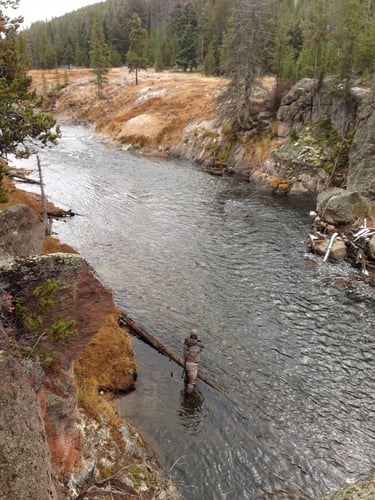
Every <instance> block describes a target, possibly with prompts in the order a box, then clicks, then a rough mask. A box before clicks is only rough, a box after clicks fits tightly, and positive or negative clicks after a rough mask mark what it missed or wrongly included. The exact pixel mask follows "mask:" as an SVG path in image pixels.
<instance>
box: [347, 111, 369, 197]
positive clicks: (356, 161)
mask: <svg viewBox="0 0 375 500" xmlns="http://www.w3.org/2000/svg"><path fill="white" fill-rule="evenodd" d="M374 158H375V104H374V103H364V104H363V105H362V106H361V107H360V110H359V113H358V122H357V127H356V132H355V136H354V139H353V142H352V145H351V148H350V153H349V172H348V179H347V187H348V189H350V190H351V191H360V192H363V193H364V194H365V195H366V196H369V197H371V199H373V200H374V199H375V161H374Z"/></svg>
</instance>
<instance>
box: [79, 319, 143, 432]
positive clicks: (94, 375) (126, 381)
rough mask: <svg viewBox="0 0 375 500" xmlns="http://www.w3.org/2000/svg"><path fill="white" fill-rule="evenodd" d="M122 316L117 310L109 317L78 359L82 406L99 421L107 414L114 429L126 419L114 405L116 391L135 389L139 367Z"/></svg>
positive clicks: (108, 420) (107, 418)
mask: <svg viewBox="0 0 375 500" xmlns="http://www.w3.org/2000/svg"><path fill="white" fill-rule="evenodd" d="M118 317H119V314H118V313H117V312H116V313H114V314H111V315H109V316H108V317H107V319H106V321H105V323H104V325H103V326H102V328H101V329H100V330H99V332H98V333H97V334H96V335H95V336H94V337H93V339H92V340H91V342H90V343H89V344H88V346H87V347H86V349H85V350H84V351H83V352H82V353H81V355H80V356H79V358H78V359H77V360H76V361H75V362H74V372H75V376H76V380H77V384H78V397H79V404H80V407H81V408H83V410H84V412H85V413H86V414H87V415H88V416H90V417H92V418H94V419H96V420H98V421H100V420H101V419H102V418H103V416H104V417H105V418H106V420H107V422H108V423H109V424H110V425H111V426H112V427H113V428H114V429H116V428H119V427H120V426H121V422H122V420H121V418H120V416H119V415H118V414H117V412H116V409H115V406H114V404H113V393H117V392H120V391H121V392H126V391H130V390H132V389H134V387H135V378H136V369H137V365H136V362H135V361H134V352H133V349H132V347H131V344H130V340H129V335H128V332H127V331H125V330H124V329H123V328H122V327H120V326H119V324H118ZM104 391H111V393H107V392H104Z"/></svg>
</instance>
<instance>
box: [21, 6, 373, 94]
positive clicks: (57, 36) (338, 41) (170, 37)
mask: <svg viewBox="0 0 375 500" xmlns="http://www.w3.org/2000/svg"><path fill="white" fill-rule="evenodd" d="M374 10H375V9H374V0H193V1H191V0H106V1H105V2H100V3H97V4H94V5H90V6H87V7H83V8H81V9H78V10H76V11H74V12H71V13H68V14H66V15H64V16H61V17H58V18H54V19H52V20H51V21H48V22H37V23H34V24H32V25H31V26H30V28H29V29H27V30H24V31H22V32H21V33H20V35H19V45H20V47H21V49H20V50H22V51H24V52H25V54H24V56H25V57H26V56H27V58H28V60H29V64H30V67H32V68H35V69H50V68H57V67H70V68H72V67H90V66H91V67H92V64H91V63H92V46H93V45H95V44H97V38H96V40H93V33H98V30H100V32H102V33H103V34H104V37H103V38H101V40H102V42H101V43H102V44H105V50H106V51H108V58H109V60H108V65H109V66H112V67H116V66H122V65H128V66H129V67H130V68H132V69H137V68H144V67H154V68H155V69H156V70H157V71H162V70H165V69H170V68H173V69H181V70H183V71H193V70H195V69H199V70H200V71H203V72H204V73H205V74H206V75H215V76H220V75H223V76H229V77H230V78H231V79H232V81H234V83H236V82H237V83H238V82H239V81H241V82H245V85H244V88H242V90H241V91H242V92H243V93H244V95H245V97H246V95H248V94H249V93H251V87H252V83H253V82H254V81H255V79H256V78H257V77H258V76H259V75H262V74H274V75H275V76H276V77H277V80H278V82H279V83H282V82H288V83H294V82H296V81H297V80H299V79H300V78H303V77H311V78H316V79H317V80H318V81H319V80H320V81H321V80H322V79H323V78H324V77H326V76H328V75H335V76H337V77H338V78H339V79H341V80H342V81H344V82H349V81H353V80H354V79H360V80H361V81H362V82H364V83H366V82H367V83H370V82H372V81H373V78H374V72H375V16H374ZM94 27H95V29H94ZM134 30H137V31H134ZM132 41H133V46H132ZM90 52H91V57H90ZM246 82H249V84H248V85H247V84H246Z"/></svg>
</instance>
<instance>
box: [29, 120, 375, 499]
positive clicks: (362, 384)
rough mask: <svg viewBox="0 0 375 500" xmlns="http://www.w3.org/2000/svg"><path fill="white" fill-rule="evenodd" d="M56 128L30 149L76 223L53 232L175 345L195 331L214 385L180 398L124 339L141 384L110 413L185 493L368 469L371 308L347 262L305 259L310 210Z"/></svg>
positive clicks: (286, 487)
mask: <svg viewBox="0 0 375 500" xmlns="http://www.w3.org/2000/svg"><path fill="white" fill-rule="evenodd" d="M62 132H63V137H62V139H61V141H60V143H59V145H58V146H57V147H55V148H53V149H50V150H46V151H42V152H41V153H40V158H41V162H42V165H43V172H44V181H45V185H46V192H47V193H48V196H49V199H50V200H51V201H53V202H54V203H55V204H57V205H58V206H60V207H62V208H65V209H72V210H73V211H74V212H76V213H77V214H78V215H76V216H75V217H72V218H71V219H69V220H66V221H60V222H54V225H53V230H54V232H55V233H56V235H57V236H58V237H59V238H60V239H61V240H62V241H63V242H66V243H68V244H70V245H72V246H74V247H75V248H76V249H77V250H78V251H79V252H80V253H81V254H82V255H83V256H84V257H85V258H86V259H87V260H88V262H89V263H90V264H92V265H93V267H94V268H95V270H96V272H97V274H98V276H99V278H100V279H101V280H102V282H103V283H104V284H105V285H106V286H108V287H109V288H110V289H111V290H112V291H113V295H114V297H115V300H116V302H117V304H118V305H119V306H120V307H121V308H122V309H123V310H124V311H125V312H127V313H128V314H129V315H130V316H132V317H133V318H134V319H135V320H136V321H137V322H138V323H140V324H141V325H142V326H143V327H144V328H145V329H146V330H148V331H150V332H151V333H152V334H153V335H155V336H156V337H157V338H158V339H159V340H160V341H161V342H163V343H164V344H165V345H167V346H168V347H169V348H170V349H172V350H174V351H175V352H177V353H178V354H179V355H181V354H182V352H181V351H182V344H183V340H184V337H185V336H187V335H188V334H189V332H190V330H191V328H197V329H198V330H199V332H200V336H201V339H202V340H203V342H204V344H205V349H204V351H203V355H202V361H201V369H202V372H204V374H205V376H206V377H207V378H208V379H210V380H211V381H212V382H213V383H215V384H217V385H218V386H220V388H221V390H220V391H215V390H214V389H212V388H210V387H208V386H207V385H205V384H204V383H203V382H202V381H199V382H198V385H197V391H196V392H195V393H194V394H193V395H192V396H190V397H186V396H185V395H184V393H183V383H182V380H181V371H182V370H181V368H180V367H179V366H177V365H175V364H174V363H173V362H171V361H169V360H168V359H167V358H165V357H164V356H162V355H160V354H158V353H157V352H155V351H154V350H152V349H151V348H150V347H148V346H147V345H145V344H144V343H143V342H141V341H140V340H138V339H137V338H132V342H133V346H134V349H135V353H136V359H137V362H138V365H139V370H138V382H137V389H136V390H135V391H134V392H132V393H131V394H129V395H127V396H125V397H123V398H121V399H120V400H119V401H118V409H119V411H120V412H121V413H122V414H123V415H124V416H125V417H126V419H127V420H129V421H131V422H132V423H133V424H134V425H135V426H136V427H137V428H138V429H139V431H140V433H141V434H142V436H143V438H144V439H145V441H146V443H147V445H148V446H149V448H150V449H152V450H153V453H154V454H155V456H156V458H157V459H158V461H159V463H160V464H161V466H162V468H163V469H164V470H165V471H166V472H167V473H168V474H169V475H170V476H171V478H172V479H173V481H174V482H175V483H176V485H177V486H178V487H179V489H180V491H181V493H182V494H183V495H184V498H186V499H188V500H190V499H204V500H211V499H212V500H217V499H218V500H221V499H236V500H242V499H243V500H245V499H252V500H253V499H267V498H273V499H275V498H276V499H279V498H280V499H284V498H285V499H289V498H290V499H293V498H303V499H317V498H319V497H320V496H321V495H323V494H327V493H329V492H331V491H333V490H335V489H338V488H339V487H343V486H345V485H346V484H347V483H348V482H352V481H354V480H357V479H360V478H363V477H366V476H368V475H370V474H374V473H375V471H374V463H375V423H374V422H375V418H374V416H375V390H374V389H375V384H374V371H375V370H374V366H375V359H374V352H375V348H374V345H375V343H374V331H375V328H374V326H375V321H374V300H375V299H374V295H373V293H372V291H371V289H367V288H366V287H365V286H359V287H358V288H350V287H349V288H345V287H342V286H339V283H340V282H343V281H345V280H346V279H347V278H348V277H350V276H353V275H354V277H356V275H357V271H356V270H354V269H353V268H352V267H350V266H349V265H348V264H347V263H343V264H339V265H338V264H327V263H323V261H322V259H321V258H318V257H312V256H311V255H307V254H306V252H305V240H306V238H307V236H308V233H309V228H310V221H309V218H308V212H309V211H310V210H311V209H314V208H315V207H314V204H313V203H312V202H311V203H309V202H300V203H298V204H297V203H295V202H293V201H292V200H290V199H289V198H276V197H272V196H264V195H260V194H257V193H254V192H253V191H252V189H251V186H250V185H249V184H247V183H243V182H240V181H238V180H234V179H230V178H218V177H213V176H210V175H208V174H206V173H204V172H202V171H200V170H199V169H198V168H197V167H196V166H195V165H193V164H190V163H187V162H182V161H174V160H165V159H157V158H152V159H151V158H146V157H138V156H136V155H133V154H130V153H128V152H124V151H122V150H120V149H119V148H118V147H116V146H115V145H106V144H103V143H102V142H101V141H100V140H98V138H97V137H95V136H93V134H92V130H91V128H89V127H85V126H81V125H78V126H77V125H76V126H72V125H69V124H63V126H62ZM32 163H34V164H35V159H34V160H32V161H30V160H29V161H28V162H27V165H28V166H30V165H31V164H32ZM23 165H24V164H23ZM35 170H36V167H35ZM35 176H36V174H35Z"/></svg>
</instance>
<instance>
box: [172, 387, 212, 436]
mask: <svg viewBox="0 0 375 500" xmlns="http://www.w3.org/2000/svg"><path fill="white" fill-rule="evenodd" d="M203 402H204V398H203V396H202V394H201V393H200V392H199V391H198V390H197V389H196V388H194V389H193V391H192V392H191V393H190V394H188V393H186V392H185V390H183V391H181V392H180V407H179V409H178V411H177V415H178V417H179V420H180V422H181V423H182V425H183V426H184V427H185V428H186V429H188V430H189V431H190V433H191V434H198V433H199V431H200V428H201V425H202V423H203V419H204V416H205V415H204V413H203V411H202V410H203Z"/></svg>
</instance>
